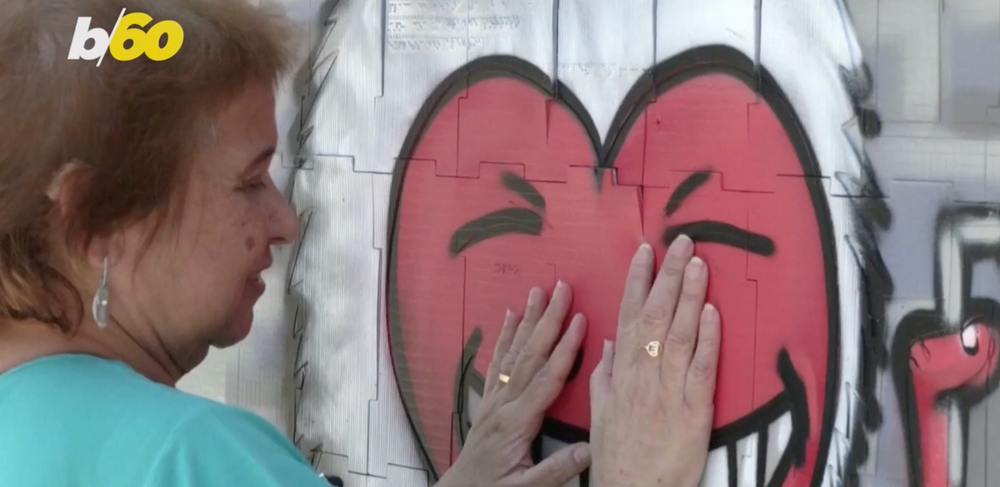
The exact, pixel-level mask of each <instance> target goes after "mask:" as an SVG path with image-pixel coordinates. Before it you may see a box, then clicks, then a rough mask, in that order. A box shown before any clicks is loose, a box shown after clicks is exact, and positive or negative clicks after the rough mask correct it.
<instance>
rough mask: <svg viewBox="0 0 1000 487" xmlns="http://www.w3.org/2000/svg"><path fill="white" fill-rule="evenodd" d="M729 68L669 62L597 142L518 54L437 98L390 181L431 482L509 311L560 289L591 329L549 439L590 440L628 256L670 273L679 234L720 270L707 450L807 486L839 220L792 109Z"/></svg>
mask: <svg viewBox="0 0 1000 487" xmlns="http://www.w3.org/2000/svg"><path fill="white" fill-rule="evenodd" d="M731 59H732V55H731V54H729V53H727V54H726V56H719V57H717V59H716V60H714V61H711V62H710V60H709V59H708V58H705V57H701V58H699V57H697V56H694V57H692V58H690V59H686V60H680V61H672V63H673V64H664V66H670V68H669V69H666V68H664V69H665V70H664V71H660V72H661V74H663V76H662V77H659V78H658V80H657V82H656V83H655V84H654V83H649V89H648V90H645V91H643V90H642V89H639V88H637V89H636V90H633V92H632V93H631V94H630V95H629V98H627V99H626V101H625V103H624V105H623V106H624V107H625V108H623V109H621V110H620V112H619V116H618V117H617V118H616V122H615V123H614V124H613V126H612V129H611V133H610V134H609V135H608V136H607V137H606V138H605V140H606V142H605V143H604V145H603V146H602V145H601V144H600V143H599V142H598V141H597V140H596V139H597V138H596V137H595V136H594V134H595V133H596V130H594V129H593V124H592V122H591V121H590V120H589V117H588V116H587V114H586V111H585V110H584V109H583V108H582V104H580V103H579V101H577V99H576V98H575V97H574V96H573V95H572V93H570V92H569V90H568V89H566V88H565V87H560V88H559V90H558V91H557V92H556V93H552V92H550V91H549V89H550V87H551V84H550V83H549V82H547V81H546V80H544V77H543V76H541V75H540V74H538V73H537V72H536V71H537V70H533V68H530V67H525V66H522V65H519V64H517V63H516V62H512V61H510V60H509V59H506V60H505V61H504V63H501V64H500V65H499V67H498V65H497V64H487V63H483V64H482V65H480V68H479V69H472V68H467V69H466V70H465V71H463V72H462V74H460V75H456V77H455V78H453V79H452V81H450V82H453V83H455V86H457V87H452V88H450V89H448V88H447V86H446V87H445V88H443V89H442V90H440V91H439V92H438V93H437V94H436V95H435V96H438V95H440V96H439V97H438V98H434V99H432V100H430V101H429V102H428V105H427V108H425V110H424V111H423V112H421V115H420V116H419V117H418V120H417V122H416V124H415V127H414V129H413V131H412V132H411V138H410V139H409V140H408V141H407V144H408V145H407V146H404V149H403V151H402V157H403V158H405V159H408V161H403V163H401V166H400V168H401V169H400V172H399V174H397V179H396V184H395V188H394V191H395V199H394V204H393V209H392V211H393V215H392V217H391V219H390V220H391V222H390V224H391V227H390V231H391V232H392V240H391V245H392V247H391V257H390V259H391V260H390V264H389V266H390V269H389V271H390V276H389V287H388V288H389V300H390V306H389V313H390V316H389V322H390V338H391V346H392V349H393V357H394V364H395V368H396V373H397V378H398V380H399V384H400V391H401V393H402V396H403V401H404V403H405V405H406V407H407V411H408V414H409V415H410V419H411V421H412V423H413V425H414V428H415V431H416V432H417V435H418V439H419V441H420V443H421V445H422V447H423V448H424V450H425V454H426V456H427V460H428V462H429V463H430V464H431V467H432V468H433V469H434V471H435V472H437V473H438V474H440V473H441V472H443V471H444V470H446V469H447V467H448V466H449V465H450V463H451V461H452V459H453V458H454V457H455V456H456V455H457V452H458V444H457V443H458V442H456V441H455V437H456V436H458V435H457V431H458V430H459V429H460V428H458V426H460V425H459V424H458V423H459V422H464V421H467V420H466V419H464V418H463V415H467V414H468V411H467V410H465V411H463V410H462V409H463V408H465V407H471V406H470V405H469V404H468V403H467V399H468V396H466V392H467V391H466V390H467V389H470V388H471V389H475V383H476V382H481V380H482V379H481V374H482V373H484V372H485V371H486V369H487V365H488V363H489V360H490V358H491V355H492V347H493V345H494V343H495V342H496V339H497V335H498V332H499V328H500V325H501V323H502V320H503V316H504V312H505V309H507V308H510V309H513V310H515V311H520V310H523V308H524V300H525V298H526V296H527V292H528V290H529V289H530V287H531V286H533V285H545V286H548V290H549V292H551V290H552V286H553V285H554V283H555V280H556V279H561V280H564V281H566V282H568V283H570V284H571V285H572V287H573V290H574V302H573V309H572V312H583V313H585V314H586V316H587V318H588V322H589V331H588V334H587V337H586V339H585V343H584V346H583V353H582V358H581V360H580V363H579V364H578V365H579V373H578V374H577V376H576V377H577V378H575V379H574V380H572V381H570V382H569V383H568V384H567V386H566V388H565V390H564V391H563V393H562V395H561V396H560V397H559V399H558V401H557V403H556V404H555V405H554V406H553V407H552V408H551V409H550V411H549V413H548V415H549V418H548V420H549V421H548V422H547V424H549V425H557V426H558V427H559V428H558V429H559V430H560V431H561V432H558V431H547V432H545V433H546V434H548V435H552V436H556V437H558V436H563V437H565V436H566V435H567V433H566V432H567V431H569V432H571V433H572V432H574V431H575V432H578V433H579V432H582V433H583V434H584V435H585V434H586V431H587V430H588V428H589V424H590V408H589V391H588V380H587V379H588V378H589V375H590V373H591V372H592V370H593V369H594V366H595V365H596V364H597V362H598V360H599V358H600V355H601V353H600V350H601V347H602V343H603V341H604V340H606V339H613V338H614V335H615V330H616V327H617V315H618V306H619V302H620V299H621V293H622V288H623V284H624V279H625V274H626V272H627V267H628V262H629V260H630V259H631V257H632V255H633V253H634V251H635V249H636V247H637V246H638V244H639V243H640V242H642V241H643V240H646V241H648V242H651V243H654V244H655V248H656V250H657V257H658V259H659V260H661V261H662V258H663V253H664V251H665V245H666V244H667V243H669V240H670V239H672V237H673V235H676V234H677V233H679V232H683V233H686V234H689V235H692V236H693V237H694V238H695V241H696V242H697V244H696V249H697V250H696V253H697V255H699V256H701V257H703V258H704V259H705V260H706V261H707V262H708V263H709V268H710V285H709V299H710V300H711V301H712V302H713V303H715V304H716V305H717V306H718V307H719V309H720V313H721V316H722V329H723V332H722V333H723V340H722V358H721V364H720V371H719V376H718V391H717V394H716V409H715V418H714V427H715V430H714V432H713V439H712V446H713V448H721V449H722V451H726V448H727V447H729V448H730V449H729V451H731V452H732V451H737V448H740V449H742V448H745V447H746V445H748V444H749V443H750V442H757V441H761V443H760V445H759V446H758V445H757V444H756V443H754V445H753V446H754V447H757V448H758V450H759V452H761V453H760V455H759V456H758V458H759V460H754V462H756V463H755V464H754V465H753V466H752V467H753V468H754V469H755V470H756V473H753V474H751V473H749V472H751V470H748V469H749V468H750V467H747V466H746V465H743V466H740V467H738V468H739V469H740V471H741V472H742V474H741V475H758V476H762V477H764V478H767V479H770V478H772V477H782V478H784V481H783V482H779V483H773V484H771V485H783V486H786V487H787V486H805V485H810V484H811V483H812V482H813V481H814V470H815V466H816V464H817V458H818V457H821V456H822V455H824V452H825V451H826V447H825V446H823V444H824V443H825V442H826V440H825V439H824V438H825V437H826V435H827V434H828V432H827V431H826V428H827V426H825V425H826V424H827V422H828V421H829V418H828V415H829V414H830V412H829V411H828V410H829V409H830V407H831V406H830V403H831V401H832V400H833V398H832V397H831V396H832V395H833V393H832V392H831V391H835V390H836V389H835V388H834V389H830V386H831V385H832V384H833V383H834V382H835V381H836V378H835V376H834V375H833V374H835V373H836V372H835V371H834V370H831V369H832V368H834V367H830V365H829V364H830V361H831V359H832V358H831V357H830V353H831V350H835V349H836V348H832V347H831V343H833V342H835V341H836V340H837V337H836V336H832V335H833V334H835V333H836V325H835V323H833V321H835V320H834V318H832V317H834V316H836V314H835V313H834V312H832V311H831V309H830V308H831V305H830V303H831V302H833V303H836V299H835V298H834V299H832V301H831V295H832V293H836V289H835V288H834V286H833V285H831V284H830V282H831V274H832V273H833V272H834V271H832V270H831V269H833V267H832V264H830V260H831V258H830V257H829V255H828V253H829V250H828V248H829V247H827V246H828V245H829V242H825V239H824V238H822V234H823V233H822V232H823V230H822V229H823V228H825V226H828V225H829V221H828V218H829V217H828V216H825V215H827V213H825V212H826V211H827V210H826V209H825V208H826V206H825V200H823V199H822V194H821V191H822V189H821V188H820V189H817V188H818V186H815V185H814V186H810V184H813V183H814V182H813V181H810V180H808V178H805V177H803V176H804V174H807V173H808V171H806V170H805V169H804V167H807V162H808V161H805V160H804V158H805V157H808V154H809V153H810V151H809V150H808V148H807V147H808V142H807V141H805V140H804V138H803V135H802V133H801V132H800V131H798V130H797V129H796V130H793V129H790V128H789V127H792V126H796V125H795V122H794V121H793V120H792V119H794V116H792V115H790V113H791V112H790V110H789V109H788V107H787V105H786V104H783V103H784V102H782V100H781V99H780V97H776V96H775V97H771V99H770V100H765V99H764V98H762V99H760V100H758V97H757V94H756V93H755V92H754V89H753V88H752V86H751V83H752V79H753V78H752V76H751V73H752V68H747V69H745V70H743V71H739V70H736V69H733V66H734V64H732V61H731ZM739 65H740V66H747V65H748V64H746V63H743V61H740V63H739ZM749 66H752V64H749ZM465 76H468V84H467V87H466V84H465V82H466V78H465ZM446 84H447V83H446ZM640 85H641V83H640ZM782 117H785V118H784V119H783V118H782ZM596 166H600V167H604V168H611V167H613V168H614V170H615V172H616V176H617V180H616V179H615V177H613V175H612V172H611V171H610V170H608V171H595V167H596ZM595 174H596V176H595ZM737 189H739V190H740V191H737ZM818 192H819V193H818ZM817 195H818V196H817ZM654 338H656V337H650V339H654ZM463 350H464V354H463ZM473 354H474V355H473ZM833 360H834V363H836V360H837V358H833ZM469 362H471V363H469ZM456 391H457V392H456ZM782 421H784V422H782ZM569 436H573V434H570V435H569ZM779 436H780V437H782V438H778V437H779ZM769 445H770V446H769ZM739 451H747V450H739ZM763 452H766V455H765V453H763ZM737 455H739V456H740V457H742V456H743V455H742V454H740V453H737ZM741 461H742V460H740V459H738V458H737V459H731V460H730V461H729V462H728V464H729V465H734V464H736V463H740V462H741ZM725 463H726V462H723V464H725ZM729 475H735V473H734V472H730V473H729ZM758 485H760V484H758Z"/></svg>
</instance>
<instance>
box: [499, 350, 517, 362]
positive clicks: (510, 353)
mask: <svg viewBox="0 0 1000 487" xmlns="http://www.w3.org/2000/svg"><path fill="white" fill-rule="evenodd" d="M518 355H520V352H518V351H517V349H514V348H511V349H509V350H507V353H506V354H504V356H503V360H502V361H501V362H500V363H501V364H503V365H504V366H508V365H513V364H514V363H515V362H517V357H518Z"/></svg>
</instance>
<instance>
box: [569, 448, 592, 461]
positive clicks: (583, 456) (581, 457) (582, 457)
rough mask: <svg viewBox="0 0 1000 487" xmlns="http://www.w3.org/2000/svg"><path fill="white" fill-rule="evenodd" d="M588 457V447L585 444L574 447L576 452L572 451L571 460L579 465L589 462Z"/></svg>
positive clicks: (589, 454)
mask: <svg viewBox="0 0 1000 487" xmlns="http://www.w3.org/2000/svg"><path fill="white" fill-rule="evenodd" d="M590 456H591V453H590V445H588V444H586V443H584V444H582V445H580V446H578V447H576V450H573V460H576V461H577V462H579V463H588V462H590Z"/></svg>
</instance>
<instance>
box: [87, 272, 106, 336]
mask: <svg viewBox="0 0 1000 487" xmlns="http://www.w3.org/2000/svg"><path fill="white" fill-rule="evenodd" d="M91 311H93V313H94V321H96V322H97V327H98V328H104V327H106V326H108V257H107V256H105V257H104V277H102V278H101V285H100V286H98V287H97V292H96V293H94V304H93V306H92V309H91Z"/></svg>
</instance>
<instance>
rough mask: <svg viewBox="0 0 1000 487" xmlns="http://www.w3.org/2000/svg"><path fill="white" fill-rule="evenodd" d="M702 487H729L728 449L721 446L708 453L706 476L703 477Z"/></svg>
mask: <svg viewBox="0 0 1000 487" xmlns="http://www.w3.org/2000/svg"><path fill="white" fill-rule="evenodd" d="M701 487H729V462H728V459H727V457H726V447H724V446H720V447H718V448H716V449H714V450H712V451H710V452H708V461H707V462H706V463H705V474H704V475H702V477H701Z"/></svg>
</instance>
